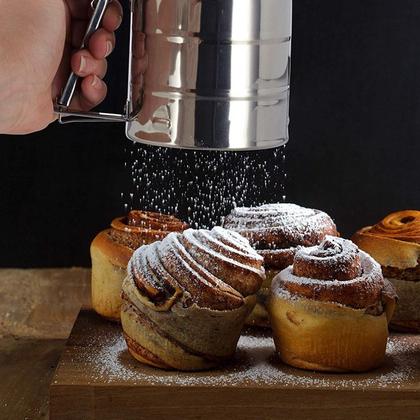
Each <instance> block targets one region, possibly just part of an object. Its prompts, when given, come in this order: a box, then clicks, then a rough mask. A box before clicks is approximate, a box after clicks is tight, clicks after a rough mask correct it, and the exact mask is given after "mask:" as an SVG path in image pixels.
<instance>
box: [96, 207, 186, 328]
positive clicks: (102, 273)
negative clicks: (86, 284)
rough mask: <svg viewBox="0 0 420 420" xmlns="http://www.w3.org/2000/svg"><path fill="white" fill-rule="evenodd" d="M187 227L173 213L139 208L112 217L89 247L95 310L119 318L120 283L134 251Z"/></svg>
mask: <svg viewBox="0 0 420 420" xmlns="http://www.w3.org/2000/svg"><path fill="white" fill-rule="evenodd" d="M187 227H188V225H186V224H185V223H183V222H181V221H180V220H178V219H177V218H176V217H174V216H169V215H164V214H160V213H153V212H146V211H139V210H133V211H131V212H130V213H129V214H128V215H127V216H126V217H119V218H117V219H114V220H113V221H112V223H111V228H110V229H106V230H104V231H102V232H100V233H99V234H98V235H97V236H96V237H95V239H94V240H93V242H92V244H91V247H90V252H91V258H92V305H93V308H94V309H95V311H96V312H97V313H98V314H100V315H102V316H104V317H106V318H109V319H111V320H119V319H120V308H121V284H122V281H123V279H124V277H125V276H126V268H127V263H128V261H129V260H130V258H131V256H132V254H133V252H134V250H135V249H137V248H138V247H140V246H142V245H144V244H148V243H152V242H154V241H157V240H159V239H162V238H164V237H165V236H166V235H168V233H170V232H173V231H182V230H184V229H186V228H187Z"/></svg>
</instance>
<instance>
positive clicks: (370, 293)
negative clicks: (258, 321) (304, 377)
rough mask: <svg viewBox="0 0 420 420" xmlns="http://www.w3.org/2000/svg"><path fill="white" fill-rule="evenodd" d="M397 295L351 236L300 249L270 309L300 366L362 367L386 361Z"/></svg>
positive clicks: (282, 343) (278, 334) (283, 344)
mask: <svg viewBox="0 0 420 420" xmlns="http://www.w3.org/2000/svg"><path fill="white" fill-rule="evenodd" d="M395 300H396V294H395V290H394V289H393V287H392V285H391V284H390V283H389V282H388V281H387V280H384V278H383V276H382V272H381V267H380V265H379V264H378V263H377V262H376V261H374V260H373V258H371V257H370V256H369V255H368V254H366V253H365V252H363V251H361V250H359V249H358V248H357V246H356V245H355V244H354V243H352V242H351V241H349V240H345V239H341V238H338V237H333V236H326V238H325V239H324V240H323V241H322V242H321V244H319V245H317V246H313V247H307V248H299V249H298V250H297V252H296V255H295V257H294V262H293V265H292V266H290V267H287V268H286V269H284V270H283V271H281V272H280V273H279V274H278V275H277V276H276V277H275V278H274V280H273V284H272V294H271V297H270V304H269V308H270V313H271V320H272V325H273V334H274V337H275V342H276V346H277V348H278V350H279V352H280V356H281V357H282V359H283V360H284V361H285V362H286V363H288V364H290V365H292V366H296V367H301V368H305V369H315V370H326V371H340V372H342V371H364V370H369V369H371V368H373V367H376V366H378V365H379V364H380V363H382V361H383V358H384V355H385V348H386V341H387V336H388V329H387V324H388V321H389V320H390V319H391V317H392V314H393V311H394V308H395Z"/></svg>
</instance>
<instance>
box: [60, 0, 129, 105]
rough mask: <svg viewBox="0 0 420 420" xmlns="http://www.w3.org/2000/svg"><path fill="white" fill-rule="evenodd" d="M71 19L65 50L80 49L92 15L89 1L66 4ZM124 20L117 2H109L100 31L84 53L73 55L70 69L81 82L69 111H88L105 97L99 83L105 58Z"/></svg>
mask: <svg viewBox="0 0 420 420" xmlns="http://www.w3.org/2000/svg"><path fill="white" fill-rule="evenodd" d="M66 3H67V5H68V10H69V12H70V13H69V14H70V17H71V31H70V33H69V35H68V37H67V46H68V47H70V46H71V47H73V48H74V49H78V48H80V45H81V44H82V41H83V38H84V36H85V32H86V27H87V23H88V20H89V17H90V16H91V14H92V9H91V8H90V0H89V1H88V0H66ZM122 19H123V8H122V6H121V4H120V2H119V1H117V0H112V1H110V2H109V4H108V7H107V9H106V11H105V13H104V16H103V19H102V23H101V28H100V29H98V30H97V31H96V32H95V33H94V34H93V35H92V36H91V37H90V39H89V42H88V44H87V45H86V49H83V50H79V51H76V52H75V53H74V54H73V55H72V57H71V69H72V71H73V72H74V73H75V74H76V75H78V76H79V77H80V78H81V79H82V80H81V82H80V89H79V90H80V91H78V92H76V94H75V96H74V98H73V101H72V108H73V109H79V110H81V111H88V110H90V109H92V108H94V107H95V106H97V105H98V104H99V103H101V102H102V101H103V100H104V99H105V96H106V94H107V86H106V84H105V83H104V82H103V81H102V80H101V79H103V78H104V77H105V75H106V72H107V67H108V65H107V61H106V58H107V57H108V56H109V55H110V54H111V53H112V51H113V50H114V48H115V35H114V31H116V30H117V29H118V28H119V27H120V25H121V23H122Z"/></svg>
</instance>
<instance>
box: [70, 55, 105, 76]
mask: <svg viewBox="0 0 420 420" xmlns="http://www.w3.org/2000/svg"><path fill="white" fill-rule="evenodd" d="M107 68H108V63H107V61H106V60H105V59H97V58H95V57H94V56H93V55H92V54H91V53H90V52H89V51H88V50H80V51H77V52H75V53H74V54H73V56H72V58H71V69H72V71H73V72H74V73H76V74H77V75H78V76H79V77H87V76H90V75H96V76H98V77H99V78H101V79H103V78H104V77H105V74H106V71H107Z"/></svg>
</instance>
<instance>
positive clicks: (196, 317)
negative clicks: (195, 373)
mask: <svg viewBox="0 0 420 420" xmlns="http://www.w3.org/2000/svg"><path fill="white" fill-rule="evenodd" d="M127 271H128V274H127V277H126V278H125V280H124V282H123V287H122V290H123V305H122V308H121V322H122V327H123V330H124V334H125V337H126V339H127V346H128V349H129V351H130V353H131V354H132V355H133V356H134V357H135V358H136V359H137V360H139V361H141V362H142V363H146V364H150V365H152V366H155V367H160V368H163V369H177V370H202V369H209V368H211V367H215V366H218V365H220V364H221V363H223V362H224V361H225V360H226V359H228V358H230V357H231V356H232V355H233V354H234V352H235V350H236V345H237V341H238V339H239V336H240V333H241V329H242V327H243V324H244V322H245V319H246V317H247V316H248V315H249V313H250V312H251V310H252V309H253V307H254V306H255V303H256V292H257V290H258V289H259V288H260V286H261V283H262V281H263V279H264V268H263V259H262V258H261V257H260V256H259V255H258V254H257V253H256V252H255V251H254V250H253V249H252V248H251V246H250V245H249V243H248V241H247V240H246V239H244V238H242V237H241V236H240V235H238V234H236V233H234V232H229V231H227V230H225V229H223V228H214V229H213V230H212V231H206V230H199V231H196V230H192V229H189V230H187V231H185V232H184V233H183V234H176V233H172V234H170V235H168V236H167V237H166V238H165V239H164V240H163V241H161V242H155V243H154V244H152V245H148V246H143V247H141V248H140V249H138V250H137V251H136V252H135V253H134V254H133V257H132V258H131V260H130V263H129V265H128V270H127Z"/></svg>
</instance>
